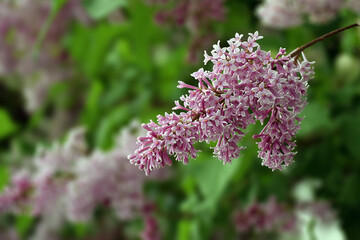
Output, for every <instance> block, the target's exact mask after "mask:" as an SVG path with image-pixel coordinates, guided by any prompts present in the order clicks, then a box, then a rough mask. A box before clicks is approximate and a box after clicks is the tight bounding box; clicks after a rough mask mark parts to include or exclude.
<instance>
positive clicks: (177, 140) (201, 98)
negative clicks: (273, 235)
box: [129, 32, 313, 175]
mask: <svg viewBox="0 0 360 240" xmlns="http://www.w3.org/2000/svg"><path fill="white" fill-rule="evenodd" d="M261 38H262V37H261V36H259V35H258V32H255V33H254V34H249V37H248V39H247V41H242V40H241V39H242V35H239V34H236V35H235V38H232V39H230V40H229V41H228V44H229V46H228V47H220V42H218V43H217V44H215V45H214V49H213V50H212V51H211V55H208V54H207V53H206V52H205V60H204V62H205V64H206V63H207V62H209V61H211V62H212V63H213V64H214V65H213V68H212V71H205V70H204V69H202V68H201V69H199V70H198V71H197V72H194V73H193V74H191V76H193V77H194V78H195V79H196V80H197V82H198V86H197V87H195V86H192V85H189V84H186V83H184V82H181V81H179V86H178V87H179V88H188V89H190V90H189V91H188V94H187V95H183V96H181V97H180V100H181V101H182V102H183V103H182V104H180V102H179V101H175V107H174V108H173V109H174V110H181V111H182V112H180V113H176V112H172V113H170V114H169V113H165V116H162V115H158V117H157V120H158V121H157V122H158V123H155V122H153V121H151V122H150V123H148V124H143V125H142V126H143V128H144V129H145V130H147V131H148V132H147V135H146V136H144V137H139V138H138V142H137V144H138V145H139V148H138V149H137V150H136V151H135V153H134V154H132V155H130V156H129V159H130V162H131V163H133V164H135V165H138V166H139V168H140V169H141V170H144V171H145V173H146V174H147V175H148V174H149V173H150V171H152V170H154V169H156V168H159V167H162V166H165V165H166V164H167V165H171V164H172V160H171V159H170V157H169V155H168V154H170V155H174V156H175V159H176V160H177V161H181V162H183V163H184V164H187V163H188V162H189V158H196V157H197V152H198V151H199V150H197V149H195V147H194V144H195V143H196V142H203V141H205V142H207V143H209V142H210V141H215V142H217V144H216V146H215V147H214V148H213V149H214V156H216V157H217V158H219V159H220V160H221V161H223V163H224V164H226V163H230V162H231V160H232V159H234V158H237V157H238V156H239V153H240V151H241V150H242V149H243V147H239V146H238V143H239V141H241V140H242V138H243V136H244V129H246V128H247V127H248V126H249V125H250V124H251V123H255V122H256V120H259V121H260V122H261V123H263V122H264V121H267V124H266V125H265V127H264V129H263V130H262V131H261V133H260V134H259V135H256V136H254V137H255V138H260V139H261V142H260V143H259V148H260V151H259V157H260V158H261V159H262V160H263V164H264V165H266V166H268V167H269V168H271V169H273V170H275V169H282V167H283V166H286V165H288V164H289V163H290V162H291V161H292V158H293V156H294V154H295V153H294V152H293V149H294V147H295V143H294V142H293V141H292V139H293V137H294V135H295V134H296V132H297V130H298V129H299V123H300V120H301V119H300V118H298V117H297V115H298V114H299V112H300V111H301V110H302V109H303V108H304V106H305V104H306V98H305V96H306V91H307V88H308V80H309V79H310V78H311V77H312V74H313V70H312V64H313V63H310V62H308V61H307V60H306V58H305V57H303V60H302V62H295V59H294V58H292V57H290V56H288V55H286V53H285V49H282V48H280V50H279V52H278V53H277V55H276V57H275V58H273V57H272V56H271V52H265V51H263V50H261V49H260V46H259V44H258V43H257V40H259V39H261Z"/></svg>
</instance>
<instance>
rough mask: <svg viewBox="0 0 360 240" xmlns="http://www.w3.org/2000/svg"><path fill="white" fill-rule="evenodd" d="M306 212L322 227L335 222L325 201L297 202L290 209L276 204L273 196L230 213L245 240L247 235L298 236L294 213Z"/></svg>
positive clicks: (288, 206) (296, 215)
mask: <svg viewBox="0 0 360 240" xmlns="http://www.w3.org/2000/svg"><path fill="white" fill-rule="evenodd" d="M299 212H301V213H303V212H307V213H309V214H310V215H311V216H313V217H314V218H316V219H317V220H319V221H321V223H323V224H330V223H331V222H333V221H335V219H336V218H335V213H334V211H333V210H332V209H331V207H330V205H329V204H328V203H327V202H323V201H312V202H302V203H297V204H295V205H293V206H291V205H287V204H284V203H279V202H278V201H277V200H276V198H275V197H271V198H269V199H268V200H267V201H266V202H263V203H257V202H254V203H252V204H250V205H249V206H247V207H246V208H245V209H241V210H237V211H236V212H235V214H234V218H233V221H234V225H235V229H236V231H237V232H238V234H239V235H241V237H242V238H244V239H247V238H246V237H247V236H251V233H255V235H256V236H265V235H266V234H276V235H279V234H282V233H283V232H288V233H291V234H296V235H298V231H299V228H300V226H301V225H302V224H303V223H302V220H301V217H299V216H298V213H299Z"/></svg>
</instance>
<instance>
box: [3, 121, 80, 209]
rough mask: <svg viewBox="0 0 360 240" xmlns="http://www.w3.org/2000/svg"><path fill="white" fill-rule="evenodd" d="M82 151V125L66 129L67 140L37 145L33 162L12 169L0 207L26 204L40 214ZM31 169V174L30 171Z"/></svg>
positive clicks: (58, 191) (56, 195) (54, 198)
mask: <svg viewBox="0 0 360 240" xmlns="http://www.w3.org/2000/svg"><path fill="white" fill-rule="evenodd" d="M85 151H86V145H85V141H84V129H82V128H79V129H75V130H74V131H72V132H70V134H69V137H68V139H67V141H66V142H65V143H64V144H63V145H61V144H59V143H55V144H54V145H53V146H52V148H51V149H50V150H45V149H39V150H38V153H37V155H36V157H35V158H34V164H33V166H32V167H31V168H30V169H28V170H21V171H19V172H18V173H15V175H14V177H13V180H12V182H11V185H10V186H9V187H8V188H7V189H6V190H5V192H4V193H3V194H2V195H1V196H0V206H1V207H0V211H1V212H3V211H17V210H19V209H21V208H22V207H30V208H31V209H30V210H31V212H32V214H33V215H43V214H45V213H46V212H48V211H51V209H52V208H53V206H54V202H56V201H57V200H58V199H59V198H60V197H61V196H63V194H64V192H65V183H66V182H67V181H68V179H69V178H70V177H71V176H72V170H71V169H72V168H73V164H74V162H75V161H76V160H77V159H78V158H79V157H80V156H82V155H83V154H84V153H85ZM30 173H31V174H30Z"/></svg>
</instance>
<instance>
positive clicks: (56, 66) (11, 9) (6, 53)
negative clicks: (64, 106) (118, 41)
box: [0, 0, 90, 111]
mask: <svg viewBox="0 0 360 240" xmlns="http://www.w3.org/2000/svg"><path fill="white" fill-rule="evenodd" d="M51 5H52V3H51V1H46V0H37V1H35V2H34V1H31V0H22V1H19V0H17V1H2V2H1V3H0V36H1V38H0V75H3V76H6V77H9V76H19V85H21V88H22V89H23V94H24V97H25V99H26V101H25V102H26V104H27V109H28V110H29V111H33V110H36V109H37V108H38V107H40V106H41V105H42V104H43V102H44V100H45V99H46V97H47V92H48V89H49V88H50V87H51V86H52V85H53V84H54V83H55V82H57V81H63V80H66V79H68V78H70V77H71V75H72V69H71V67H69V66H70V58H69V56H68V54H67V52H66V51H65V50H64V48H63V47H62V42H61V41H62V39H63V37H64V35H65V34H66V32H67V31H68V29H69V27H70V24H71V23H72V22H73V21H74V20H76V21H81V22H83V23H89V22H90V18H89V17H88V16H87V14H86V13H85V11H84V10H83V8H82V6H81V3H80V1H79V0H70V1H67V3H66V4H65V6H64V7H63V8H62V9H61V10H60V12H59V13H58V14H57V15H56V17H55V19H54V20H53V21H52V24H51V27H50V28H49V29H48V31H47V33H46V35H45V37H44V39H43V41H42V43H41V48H40V49H39V50H38V52H37V50H36V49H35V47H36V46H35V45H36V42H37V40H38V37H39V34H40V32H41V29H42V28H43V27H44V25H45V23H46V21H47V20H48V18H49V15H50V13H51Z"/></svg>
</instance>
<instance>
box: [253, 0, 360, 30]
mask: <svg viewBox="0 0 360 240" xmlns="http://www.w3.org/2000/svg"><path fill="white" fill-rule="evenodd" d="M358 2H359V1H356V0H348V1H346V0H298V1H292V0H265V1H264V2H263V3H262V4H261V5H259V6H258V8H257V15H258V16H259V18H260V20H261V21H262V23H263V24H264V25H266V26H270V27H276V28H288V27H292V26H297V25H300V24H302V23H303V22H304V20H305V18H309V20H310V22H312V23H316V24H320V23H325V22H327V21H330V20H331V19H334V18H335V17H336V15H337V14H338V13H339V11H340V10H342V9H344V8H349V9H350V10H352V11H355V12H359V9H360V8H359V7H356V6H357V5H359V4H358Z"/></svg>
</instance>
